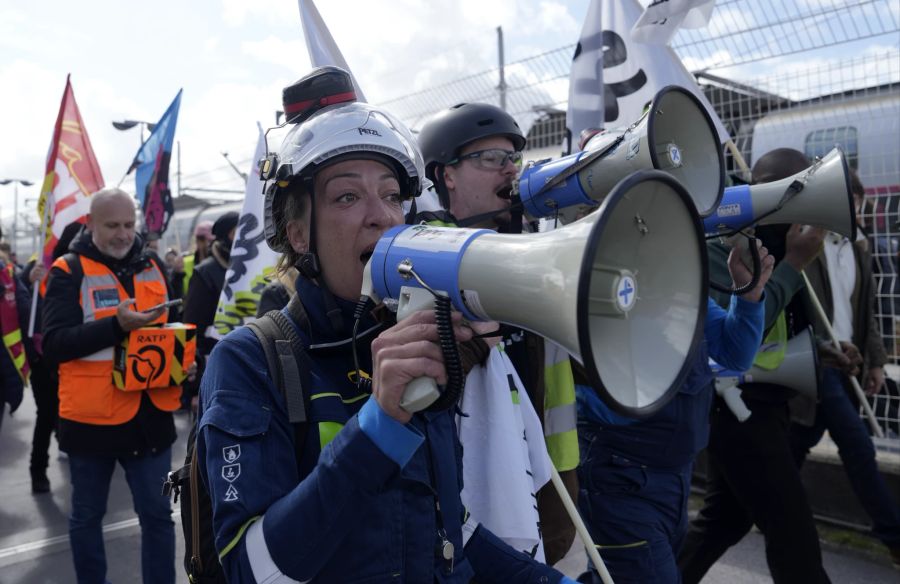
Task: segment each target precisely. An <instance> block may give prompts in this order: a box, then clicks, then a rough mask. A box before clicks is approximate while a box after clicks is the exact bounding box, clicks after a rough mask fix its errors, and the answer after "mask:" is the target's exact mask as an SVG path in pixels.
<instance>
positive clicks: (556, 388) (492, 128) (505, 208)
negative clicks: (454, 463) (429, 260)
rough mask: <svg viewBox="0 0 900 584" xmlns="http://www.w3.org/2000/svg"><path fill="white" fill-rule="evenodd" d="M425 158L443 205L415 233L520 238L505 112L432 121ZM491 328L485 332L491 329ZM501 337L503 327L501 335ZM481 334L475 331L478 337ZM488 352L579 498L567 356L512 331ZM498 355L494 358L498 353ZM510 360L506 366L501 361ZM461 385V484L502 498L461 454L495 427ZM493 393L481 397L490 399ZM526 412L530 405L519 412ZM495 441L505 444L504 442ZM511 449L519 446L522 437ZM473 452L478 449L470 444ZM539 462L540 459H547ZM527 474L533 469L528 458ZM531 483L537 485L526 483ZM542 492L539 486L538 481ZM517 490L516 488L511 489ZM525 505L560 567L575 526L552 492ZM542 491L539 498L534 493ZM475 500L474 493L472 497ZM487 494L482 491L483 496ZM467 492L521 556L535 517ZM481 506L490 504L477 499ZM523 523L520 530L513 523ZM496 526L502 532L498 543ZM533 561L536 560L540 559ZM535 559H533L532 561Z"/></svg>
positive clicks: (464, 110) (445, 115)
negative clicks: (482, 231) (470, 433)
mask: <svg viewBox="0 0 900 584" xmlns="http://www.w3.org/2000/svg"><path fill="white" fill-rule="evenodd" d="M418 140H419V146H420V147H421V150H422V157H423V158H424V160H425V175H426V177H427V178H428V179H429V180H431V181H432V183H433V184H434V187H433V188H434V191H435V192H436V194H437V198H438V199H439V201H440V206H441V207H442V209H443V210H442V211H437V212H431V211H429V212H423V213H420V214H419V215H417V216H416V220H415V222H416V223H420V222H422V221H424V222H427V223H429V224H432V225H445V226H459V227H481V228H486V229H494V230H497V231H500V232H507V233H519V232H521V231H522V228H523V224H522V215H521V211H518V212H517V211H516V209H515V208H514V207H513V202H512V197H511V195H512V190H513V184H514V181H515V180H516V179H517V176H518V173H519V168H520V166H521V162H522V150H523V149H524V148H525V144H526V140H525V136H524V135H523V133H522V130H521V129H520V128H519V125H518V124H517V123H516V121H515V119H514V118H513V117H512V116H510V115H509V114H507V113H506V112H504V111H503V110H502V109H500V108H498V107H496V106H493V105H490V104H484V103H463V104H459V105H456V106H453V107H451V108H448V109H446V110H444V111H441V112H439V113H438V114H436V115H435V116H434V117H433V118H431V119H430V120H429V121H428V122H426V123H425V124H424V125H423V126H422V129H421V131H420V132H419V136H418ZM495 328H496V327H491V329H492V330H493V329H495ZM504 328H506V327H504ZM478 332H481V331H478ZM492 340H493V341H494V342H498V341H499V342H502V343H503V351H502V353H503V354H504V356H503V359H504V362H505V364H506V368H507V369H514V370H515V371H514V372H515V373H516V375H515V376H514V375H512V373H513V372H512V371H502V372H501V373H502V375H503V377H504V378H506V377H507V375H508V374H509V375H510V379H513V378H516V377H517V378H518V379H519V380H520V381H521V385H522V388H521V390H518V393H517V395H521V393H522V391H523V390H524V391H525V392H526V393H527V394H528V396H529V398H530V400H519V403H518V404H517V403H514V402H515V400H510V407H513V408H515V407H521V406H530V407H529V409H533V413H532V412H530V411H528V410H521V411H520V412H519V413H520V414H521V415H522V416H523V419H526V418H527V417H528V416H534V414H535V413H536V414H537V416H536V417H537V418H538V420H539V421H540V424H541V426H542V427H543V434H544V436H543V437H538V440H535V441H533V442H534V443H536V444H533V443H532V441H529V445H530V446H535V445H537V446H540V447H543V444H541V443H540V440H541V439H543V441H544V443H545V444H546V449H547V452H548V453H549V455H550V462H551V463H552V464H553V465H554V466H555V468H556V470H557V471H559V473H560V476H561V477H562V479H563V482H564V483H565V484H566V488H567V490H568V492H569V494H570V496H571V497H572V498H573V499H575V498H576V497H577V494H578V484H577V483H578V482H577V477H576V468H577V467H578V461H579V456H578V437H577V434H576V417H575V383H574V378H573V376H572V367H571V364H570V362H569V355H568V354H567V353H566V352H565V351H563V350H562V349H561V348H560V347H559V346H558V345H556V344H554V343H552V342H550V341H547V340H545V339H544V338H542V337H540V336H538V335H535V334H533V333H530V332H527V331H523V330H519V329H509V330H506V331H505V336H504V337H503V338H502V339H500V338H499V337H494V338H493V339H492ZM498 351H499V349H494V353H497V352H498ZM507 357H508V359H507ZM498 361H499V359H498V355H496V354H489V355H488V357H487V358H485V360H484V362H483V363H479V364H481V365H484V366H485V369H486V370H487V374H488V375H490V374H492V369H491V368H493V367H500V366H501V365H500V363H499V362H498ZM471 383H472V378H471V376H470V378H469V379H468V380H467V383H466V392H464V398H463V402H462V407H463V412H464V413H465V414H466V416H464V417H461V418H460V422H459V424H460V428H461V430H460V436H461V437H462V439H463V445H464V449H463V456H464V458H463V471H464V479H465V480H464V484H469V485H473V484H486V485H488V488H491V489H497V490H498V491H500V492H503V491H504V489H508V488H510V486H509V485H506V484H503V479H502V477H497V476H496V475H497V473H495V472H492V466H491V464H490V461H483V460H480V459H476V457H477V456H478V452H477V451H478V450H481V449H478V448H468V449H467V448H465V425H466V424H474V423H477V420H478V417H479V416H482V417H483V418H484V419H486V420H487V421H486V422H485V424H486V425H487V426H490V427H491V428H492V429H495V428H494V427H493V426H492V421H493V419H494V418H495V417H496V416H493V415H492V414H491V413H489V412H485V411H483V410H482V409H481V408H477V407H470V408H469V409H468V410H467V409H466V405H467V402H466V399H467V398H466V397H465V396H466V395H467V394H468V395H469V396H473V395H475V393H476V392H475V391H474V390H473V388H472V387H470V384H471ZM490 389H493V388H486V390H490ZM525 402H530V403H528V404H526V403H525ZM500 438H504V436H501V437H500ZM518 439H519V440H520V441H521V437H520V436H519V437H518ZM476 443H477V440H476ZM545 458H546V456H545ZM530 462H531V464H532V468H531V469H525V470H527V471H528V472H529V473H532V472H533V471H535V470H536V468H537V467H538V466H539V465H540V463H539V462H538V461H537V460H535V459H534V457H532V460H531V461H530ZM532 476H537V475H536V474H535V475H532ZM535 482H537V483H539V482H540V481H535ZM516 487H517V488H522V485H517V486H516ZM532 487H533V490H531V491H530V493H529V494H530V495H531V496H536V497H537V502H538V516H539V521H540V532H539V534H537V535H536V538H537V540H538V541H539V544H538V547H539V548H540V547H541V546H542V551H543V554H544V555H543V557H544V559H545V561H546V562H547V564H549V565H553V564H554V563H556V562H557V561H559V560H560V559H562V558H563V557H564V556H565V555H566V553H567V552H568V551H569V548H570V547H571V546H572V542H573V541H574V539H575V527H574V526H573V525H572V522H571V520H570V519H569V517H568V514H567V513H566V511H565V508H564V507H563V505H562V501H561V500H560V499H559V496H558V495H557V493H556V491H555V489H554V487H553V485H551V484H549V483H548V484H546V485H545V486H543V487H542V488H540V485H539V484H538V485H532ZM535 488H537V489H539V490H538V491H537V493H535V492H534V489H535ZM473 490H474V489H473ZM482 490H484V489H482ZM469 492H470V491H467V490H464V491H463V500H464V502H465V504H466V505H467V507H468V508H469V509H470V511H472V513H473V515H475V516H476V517H478V518H479V520H480V521H481V522H482V523H483V524H485V525H487V526H488V527H490V528H492V529H494V531H495V532H497V535H498V536H500V537H506V541H507V543H510V544H511V545H514V546H517V547H518V548H519V549H522V547H523V545H524V544H523V541H524V539H525V538H523V537H522V534H521V533H513V532H514V531H516V530H515V529H511V528H509V526H510V525H520V524H521V525H523V527H524V526H525V525H526V524H527V522H528V520H529V518H531V517H532V516H533V514H534V506H533V505H528V506H527V508H522V509H515V510H514V513H516V514H517V517H515V521H514V522H511V521H510V519H509V518H508V517H497V518H496V521H493V520H492V517H493V515H492V514H493V513H497V512H498V509H497V508H496V506H492V505H489V504H484V505H480V504H479V503H478V501H477V500H476V499H475V495H476V494H475V493H472V498H469V497H468V493H469ZM484 499H485V500H488V499H489V496H485V497H484ZM520 522H521V523H520ZM501 525H502V526H506V527H507V528H508V531H509V533H504V531H503V529H502V528H501ZM538 553H539V552H538ZM537 557H538V558H540V556H539V555H538V556H537Z"/></svg>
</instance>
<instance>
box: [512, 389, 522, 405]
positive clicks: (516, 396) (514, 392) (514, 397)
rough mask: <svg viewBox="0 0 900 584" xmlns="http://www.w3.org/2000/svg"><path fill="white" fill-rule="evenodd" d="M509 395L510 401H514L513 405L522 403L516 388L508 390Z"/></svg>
mask: <svg viewBox="0 0 900 584" xmlns="http://www.w3.org/2000/svg"><path fill="white" fill-rule="evenodd" d="M509 395H510V396H512V403H514V404H515V405H519V404H520V403H522V402H521V400H520V398H519V390H518V389H513V390H512V391H510V392H509Z"/></svg>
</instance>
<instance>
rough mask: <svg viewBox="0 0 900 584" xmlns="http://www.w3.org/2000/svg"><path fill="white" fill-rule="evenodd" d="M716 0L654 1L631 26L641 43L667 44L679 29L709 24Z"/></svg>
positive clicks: (634, 36)
mask: <svg viewBox="0 0 900 584" xmlns="http://www.w3.org/2000/svg"><path fill="white" fill-rule="evenodd" d="M715 4H716V0H653V2H651V3H650V5H649V6H647V9H646V10H644V13H643V14H641V17H640V18H638V21H637V22H636V23H635V24H634V27H633V28H632V29H631V38H632V40H634V41H637V42H639V43H653V44H660V45H667V44H669V42H670V41H671V40H672V37H673V36H675V33H676V32H678V29H679V28H703V27H704V26H706V25H707V24H709V19H710V17H711V16H712V11H713V7H714V6H715Z"/></svg>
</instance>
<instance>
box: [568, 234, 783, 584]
mask: <svg viewBox="0 0 900 584" xmlns="http://www.w3.org/2000/svg"><path fill="white" fill-rule="evenodd" d="M760 258H761V260H762V261H761V263H762V272H761V274H760V278H759V283H758V284H757V285H756V286H755V287H754V288H753V289H752V290H750V291H749V292H747V293H746V294H744V295H743V296H740V297H739V296H732V299H731V304H730V306H729V308H728V311H727V312H726V311H725V310H723V309H722V308H720V307H719V306H718V305H717V304H716V303H715V302H714V301H713V300H712V299H709V301H708V305H707V315H706V323H705V326H704V338H703V340H702V341H701V342H700V345H699V346H698V347H697V349H696V351H695V353H694V361H693V366H692V368H691V370H690V372H689V373H688V375H687V377H686V379H685V380H684V382H683V383H682V385H681V388H680V389H679V390H678V392H677V393H676V394H675V397H674V398H672V400H671V401H670V402H669V403H668V404H666V405H665V406H664V407H663V408H662V409H661V410H660V411H658V412H657V413H656V414H653V415H652V416H651V417H649V418H647V419H644V420H640V421H638V420H633V419H630V418H626V417H624V416H621V415H618V414H616V413H615V412H613V411H611V410H610V409H609V408H607V407H606V406H605V405H604V404H603V402H602V401H601V400H600V398H599V396H598V395H597V394H596V393H595V392H594V391H593V390H592V389H591V388H590V387H588V386H586V385H578V386H577V392H578V418H579V425H578V439H579V443H580V446H581V460H582V464H581V467H580V468H579V476H578V481H579V484H580V485H581V493H580V494H579V499H578V504H579V509H580V511H581V514H582V516H583V517H584V519H585V522H586V523H587V525H588V527H589V529H590V531H591V536H592V538H593V540H594V543H595V544H596V545H597V546H598V548H599V550H600V554H601V557H602V559H603V561H604V563H605V564H606V567H607V569H608V570H609V572H610V575H611V576H612V578H613V580H614V581H615V582H617V583H620V584H621V583H622V582H645V583H651V582H652V583H654V584H656V583H676V582H680V581H681V575H680V573H679V570H678V566H677V565H676V553H677V552H678V548H679V547H680V545H681V541H682V539H683V538H684V535H685V534H686V533H687V526H688V517H687V503H688V496H689V494H690V488H691V471H692V469H693V463H694V458H695V457H696V456H697V453H699V452H700V450H702V449H703V448H704V447H705V446H706V442H707V439H708V437H709V413H710V407H711V405H712V399H713V393H714V378H713V374H712V371H711V369H710V366H709V357H712V358H713V359H714V360H715V361H716V362H717V363H719V364H720V365H723V366H725V367H728V368H731V369H735V370H738V371H744V370H746V369H749V368H750V366H751V364H752V363H753V356H754V355H755V353H756V350H757V348H758V347H759V343H760V341H762V331H763V312H764V308H765V304H764V302H763V289H764V287H765V285H766V282H767V281H768V279H769V276H770V275H771V274H772V266H773V263H774V260H773V259H772V258H771V257H769V256H768V252H767V250H766V249H765V248H761V249H760ZM728 267H729V271H730V272H731V276H732V279H733V280H734V283H735V286H736V287H740V286H742V285H744V284H745V283H747V282H749V281H750V277H751V274H750V272H749V271H748V270H747V268H746V266H745V265H744V264H743V262H742V261H741V259H740V254H738V253H737V251H732V253H731V255H730V256H729V261H728ZM579 581H581V582H594V583H599V582H600V578H599V575H598V574H597V572H596V571H595V570H594V569H593V567H591V569H590V570H589V571H588V572H586V573H584V574H582V576H581V577H580V578H579Z"/></svg>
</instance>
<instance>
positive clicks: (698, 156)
mask: <svg viewBox="0 0 900 584" xmlns="http://www.w3.org/2000/svg"><path fill="white" fill-rule="evenodd" d="M641 169H659V170H663V171H665V172H667V173H668V174H670V175H672V176H673V177H675V178H676V179H677V180H678V181H679V182H680V183H681V184H683V185H684V187H685V188H686V189H687V192H688V193H689V194H690V196H691V198H692V199H693V201H694V205H695V206H696V208H697V211H698V213H699V214H700V216H701V217H706V216H707V215H709V214H710V213H712V212H713V211H715V209H716V207H717V206H718V204H719V200H720V199H721V198H722V192H723V190H724V188H725V159H724V155H723V152H722V144H721V142H720V141H719V135H718V132H717V131H716V127H715V125H713V122H712V118H710V116H709V112H707V111H706V108H705V107H704V106H703V104H702V103H700V100H698V99H697V97H696V96H695V95H694V94H693V93H691V92H690V91H688V90H686V89H684V88H682V87H678V86H676V85H670V86H668V87H664V88H663V89H661V90H660V91H659V92H658V93H657V94H656V95H655V96H654V98H653V101H652V102H651V103H650V105H649V107H648V109H647V111H646V112H645V113H644V115H643V116H641V118H640V119H639V120H638V121H636V122H635V123H634V124H632V125H631V126H629V127H628V128H624V129H618V130H610V131H606V132H602V133H600V134H597V135H596V136H594V137H593V138H591V139H590V140H589V141H588V143H587V144H585V147H584V150H583V151H582V152H578V153H576V154H572V155H570V156H564V157H563V158H559V159H557V160H551V161H549V162H546V163H543V164H532V165H529V166H527V167H526V168H525V169H524V170H523V171H522V175H521V177H520V178H519V181H518V183H517V184H518V194H519V196H520V197H521V199H522V204H523V206H524V208H525V212H526V213H527V214H529V215H531V216H532V217H548V216H551V215H555V214H556V213H558V212H560V211H561V210H563V209H566V208H569V209H570V210H571V208H573V207H574V208H578V207H583V206H589V207H593V206H596V205H597V204H599V203H600V202H601V201H602V200H603V198H604V197H605V196H606V195H607V193H609V191H610V190H612V188H613V186H614V185H615V184H616V183H618V182H619V181H620V180H621V179H622V178H624V177H625V176H627V175H629V174H631V173H632V172H635V171H637V170H641Z"/></svg>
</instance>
